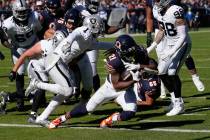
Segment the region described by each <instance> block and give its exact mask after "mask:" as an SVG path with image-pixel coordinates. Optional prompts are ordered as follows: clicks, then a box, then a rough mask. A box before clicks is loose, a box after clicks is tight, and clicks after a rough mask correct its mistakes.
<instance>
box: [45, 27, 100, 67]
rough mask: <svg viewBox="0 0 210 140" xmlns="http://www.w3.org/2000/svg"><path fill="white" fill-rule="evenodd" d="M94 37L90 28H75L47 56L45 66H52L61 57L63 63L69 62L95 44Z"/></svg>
mask: <svg viewBox="0 0 210 140" xmlns="http://www.w3.org/2000/svg"><path fill="white" fill-rule="evenodd" d="M96 43H97V41H96V38H94V37H93V36H92V34H91V31H90V29H88V28H87V27H85V26H82V27H78V28H76V29H75V30H74V31H73V32H72V33H70V34H69V35H68V37H67V38H65V39H64V40H63V41H62V42H61V43H60V44H59V45H58V47H57V48H56V49H55V50H54V51H53V53H52V54H50V55H49V56H48V57H47V60H48V61H47V63H46V65H47V66H46V67H47V69H50V68H52V67H53V66H54V65H55V63H56V62H57V61H58V60H59V59H60V58H61V59H62V60H63V61H64V62H65V63H69V62H71V61H72V59H74V58H76V57H77V56H79V55H80V54H82V53H83V52H85V51H86V50H88V49H93V48H94V47H95V46H96Z"/></svg>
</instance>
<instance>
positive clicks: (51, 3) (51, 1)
mask: <svg viewBox="0 0 210 140" xmlns="http://www.w3.org/2000/svg"><path fill="white" fill-rule="evenodd" d="M46 6H47V8H50V9H57V8H60V7H61V2H60V0H47V1H46Z"/></svg>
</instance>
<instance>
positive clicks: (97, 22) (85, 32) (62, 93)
mask: <svg viewBox="0 0 210 140" xmlns="http://www.w3.org/2000/svg"><path fill="white" fill-rule="evenodd" d="M102 24H103V22H102V21H101V19H100V18H99V17H98V16H88V17H86V18H85V20H84V22H83V26H82V27H78V28H76V29H75V30H74V31H73V32H72V33H70V34H69V35H68V36H67V38H65V39H64V40H63V41H62V42H61V43H59V45H58V47H57V48H56V49H55V50H54V51H53V52H52V53H51V54H49V55H48V56H47V57H46V61H45V68H46V69H45V70H46V71H48V74H49V76H50V77H51V79H52V80H53V81H54V82H55V84H51V83H44V82H42V81H38V80H36V79H34V80H32V81H31V82H30V84H29V86H28V88H27V91H26V93H27V92H31V91H33V90H35V89H36V88H39V89H43V90H48V91H50V92H53V93H56V94H57V97H59V98H57V100H54V101H53V102H52V103H50V104H49V105H48V107H47V108H46V109H45V111H44V112H43V113H42V114H41V115H40V116H38V117H37V119H36V122H47V121H46V120H47V118H48V116H49V114H50V113H51V112H52V111H53V110H54V109H55V108H56V107H57V106H58V105H59V104H60V103H61V102H63V101H64V99H65V98H66V97H68V96H70V95H72V94H73V90H74V75H73V73H72V71H71V70H70V69H68V66H67V64H68V63H69V62H71V61H72V60H73V59H74V58H76V57H77V56H79V55H80V54H81V53H83V52H84V51H86V50H87V49H91V48H92V47H93V46H96V47H98V48H99V49H100V47H101V48H102V49H103V47H104V48H105V47H106V45H109V46H110V47H111V46H112V45H113V44H110V43H100V42H97V41H96V38H97V37H98V35H100V34H101V32H102V30H103V29H102V27H103V25H102ZM95 43H96V44H95ZM103 45H104V46H103ZM93 49H95V48H93ZM61 97H63V98H61ZM45 125H47V123H45Z"/></svg>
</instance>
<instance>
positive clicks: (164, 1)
mask: <svg viewBox="0 0 210 140" xmlns="http://www.w3.org/2000/svg"><path fill="white" fill-rule="evenodd" d="M170 4H171V0H160V1H159V2H158V4H157V7H158V9H159V12H160V13H163V12H164V11H165V10H166V9H167V7H168V6H169V5H170Z"/></svg>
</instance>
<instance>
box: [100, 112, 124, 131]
mask: <svg viewBox="0 0 210 140" xmlns="http://www.w3.org/2000/svg"><path fill="white" fill-rule="evenodd" d="M119 114H120V113H119V112H116V113H114V114H112V115H111V116H109V117H108V118H106V119H104V120H103V121H101V123H100V127H101V128H107V127H111V126H112V124H113V121H112V119H113V117H114V116H116V115H117V116H118V115H119Z"/></svg>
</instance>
